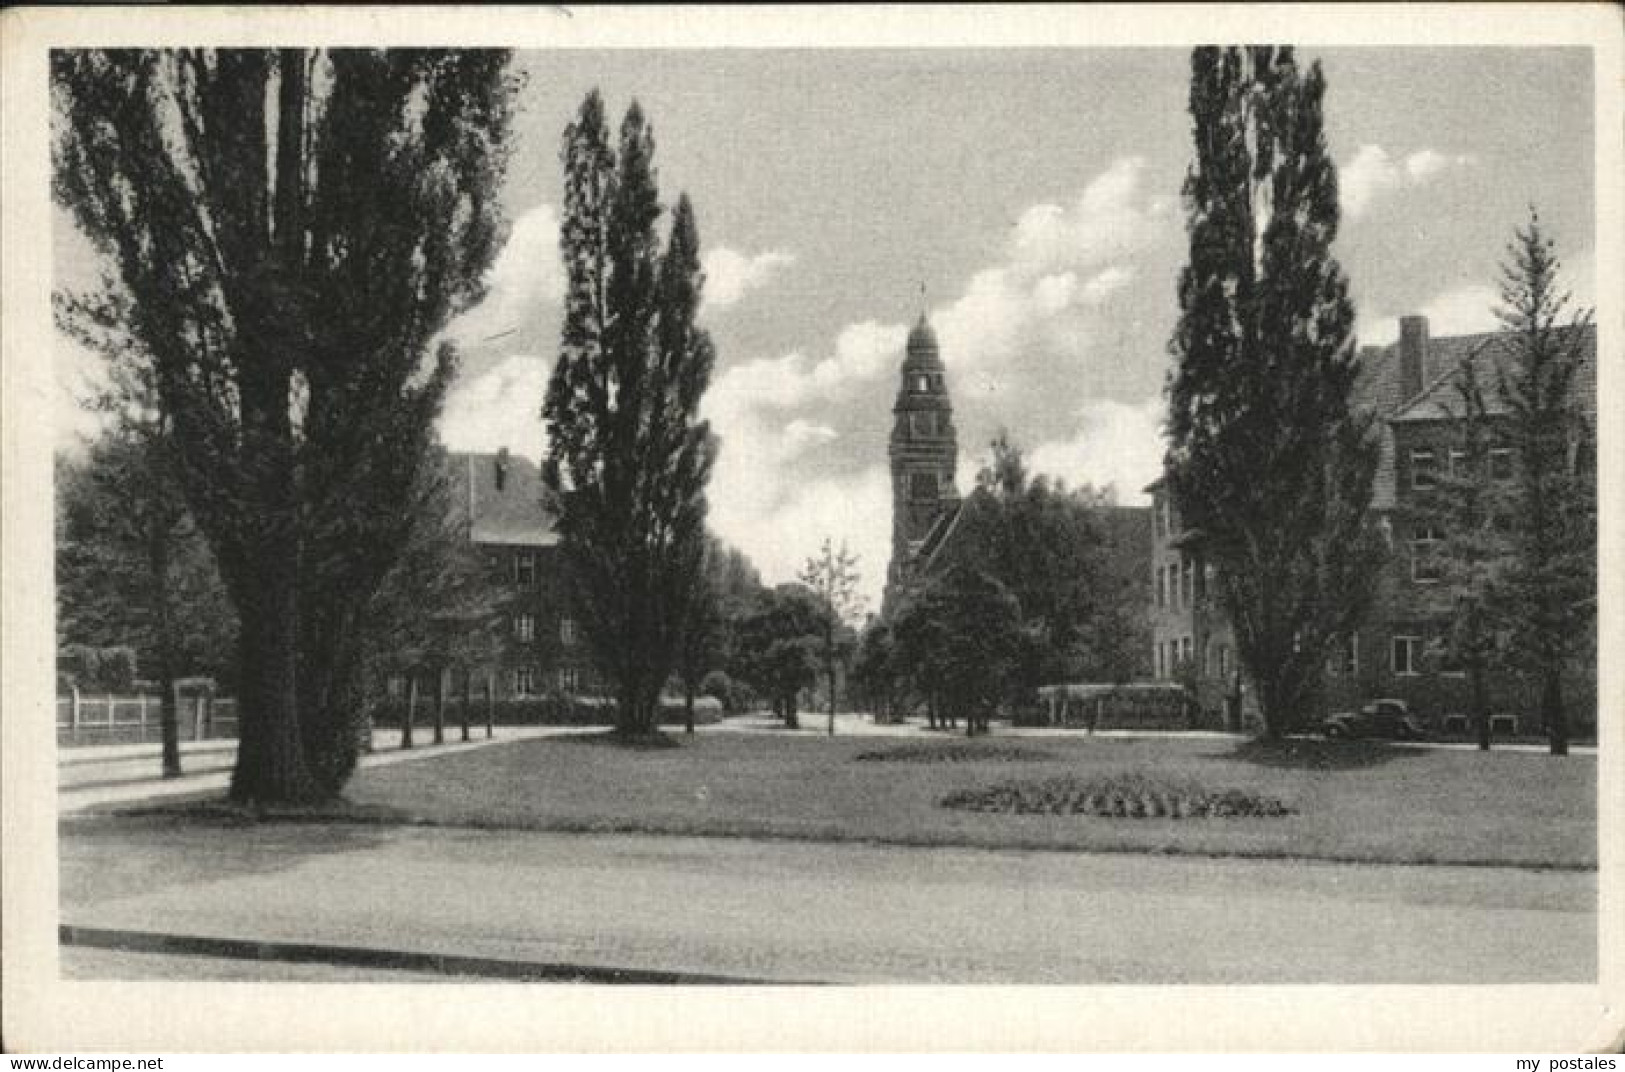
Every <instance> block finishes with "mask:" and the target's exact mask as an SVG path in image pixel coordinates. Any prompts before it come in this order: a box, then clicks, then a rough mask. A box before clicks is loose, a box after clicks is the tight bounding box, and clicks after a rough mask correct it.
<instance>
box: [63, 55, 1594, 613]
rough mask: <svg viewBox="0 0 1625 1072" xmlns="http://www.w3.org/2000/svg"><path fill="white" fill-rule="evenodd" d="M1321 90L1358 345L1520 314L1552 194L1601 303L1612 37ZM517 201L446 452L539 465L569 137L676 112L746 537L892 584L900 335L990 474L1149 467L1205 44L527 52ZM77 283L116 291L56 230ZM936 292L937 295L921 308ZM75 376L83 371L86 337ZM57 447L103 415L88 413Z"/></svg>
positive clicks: (450, 413)
mask: <svg viewBox="0 0 1625 1072" xmlns="http://www.w3.org/2000/svg"><path fill="white" fill-rule="evenodd" d="M1303 55H1304V58H1305V59H1312V58H1319V59H1320V60H1321V61H1322V62H1323V64H1324V67H1325V71H1326V76H1327V80H1328V83H1329V88H1328V95H1327V101H1326V110H1327V125H1328V138H1329V141H1330V143H1331V148H1332V153H1333V156H1334V158H1335V159H1336V160H1337V162H1338V164H1339V167H1340V179H1341V187H1342V196H1343V202H1344V219H1343V229H1342V233H1341V236H1340V238H1339V241H1338V244H1337V252H1338V254H1339V256H1340V258H1341V260H1342V263H1343V265H1344V268H1345V270H1346V271H1347V273H1348V275H1349V277H1350V280H1351V282H1352V285H1353V289H1354V293H1355V296H1356V299H1357V302H1358V307H1359V311H1360V317H1361V320H1360V335H1361V338H1362V341H1374V342H1386V341H1389V340H1390V339H1392V337H1393V335H1394V334H1395V330H1396V329H1395V326H1394V318H1395V317H1397V316H1399V315H1401V314H1405V313H1416V312H1420V313H1425V314H1427V315H1428V316H1429V317H1430V319H1431V321H1432V324H1433V331H1434V333H1435V334H1436V335H1439V334H1451V333H1456V332H1463V331H1472V330H1482V329H1485V328H1487V327H1491V326H1493V325H1494V319H1493V307H1494V305H1495V300H1496V299H1495V285H1496V278H1497V275H1496V262H1497V261H1498V259H1499V258H1500V257H1501V255H1502V252H1503V249H1504V246H1505V244H1506V241H1507V239H1508V238H1510V236H1511V233H1512V229H1513V227H1514V226H1515V225H1516V224H1518V223H1519V222H1521V221H1522V220H1523V219H1524V218H1525V216H1526V214H1527V211H1528V206H1529V205H1530V204H1531V203H1533V204H1535V205H1537V206H1538V207H1539V209H1540V211H1541V213H1542V216H1543V219H1544V220H1545V221H1546V223H1547V224H1548V225H1549V227H1550V229H1551V231H1552V233H1553V235H1554V236H1555V237H1556V239H1557V241H1558V244H1559V252H1560V254H1561V255H1562V256H1563V257H1564V260H1565V262H1566V264H1567V265H1568V267H1569V269H1570V272H1571V283H1572V284H1573V285H1574V287H1575V289H1576V291H1577V294H1578V296H1579V297H1580V298H1581V299H1582V300H1585V301H1588V302H1589V301H1590V299H1591V292H1592V290H1593V289H1594V288H1593V285H1592V283H1591V276H1592V270H1593V260H1594V255H1593V215H1594V207H1593V161H1592V140H1593V132H1592V121H1593V120H1592V87H1591V56H1590V53H1589V51H1586V50H1581V49H1566V50H1564V49H1517V50H1513V49H1482V48H1480V49H1441V48H1426V49H1423V48H1380V49H1377V48H1372V49H1349V48H1341V49H1329V50H1318V51H1317V50H1306V51H1305V52H1304V54H1303ZM520 62H521V64H522V66H523V67H524V69H525V71H526V74H527V84H526V88H525V90H524V92H523V97H522V110H521V113H520V115H519V119H518V129H517V138H516V148H515V155H514V158H513V162H512V167H511V171H510V176H509V181H508V185H507V187H506V190H505V194H504V197H505V200H506V203H507V207H508V209H509V213H510V215H511V218H512V220H513V225H514V226H513V233H512V236H511V238H510V241H509V244H508V246H507V248H506V249H505V250H504V251H503V253H502V254H501V256H500V257H499V259H498V260H497V262H496V264H495V265H494V266H493V269H492V274H491V292H490V295H489V297H488V298H487V300H486V301H485V303H484V304H483V305H482V306H481V307H479V308H477V309H475V310H473V311H471V312H470V313H468V314H467V315H465V316H464V317H463V318H462V319H461V320H459V321H458V322H457V323H455V324H454V325H452V327H451V329H450V334H451V335H453V336H455V337H457V338H458V339H459V341H460V343H461V345H462V348H463V352H464V369H463V374H462V376H461V378H460V380H459V382H458V384H457V385H456V387H455V388H454V389H453V392H452V394H451V397H450V398H449V399H448V401H447V408H446V414H445V418H444V421H443V426H442V430H443V436H444V438H445V439H446V440H447V441H448V443H449V444H450V445H452V446H456V447H464V448H478V449H495V448H497V447H499V446H504V445H506V446H508V447H510V448H512V449H514V450H516V451H520V452H523V453H525V454H529V455H532V456H536V455H538V454H540V452H541V450H542V445H543V438H542V436H543V433H542V429H541V425H540V420H539V418H538V417H537V412H538V410H539V408H540V403H541V393H542V388H543V385H544V384H545V378H546V375H547V371H548V368H549V367H550V364H551V360H552V354H553V352H554V349H555V348H556V339H557V330H558V313H559V302H558V298H559V294H560V292H561V279H560V267H559V263H558V252H557V212H558V206H559V202H560V193H559V191H560V184H561V183H560V174H559V164H558V147H559V138H560V134H561V132H562V131H563V128H564V126H565V124H566V123H567V122H568V121H569V119H570V117H571V115H572V113H573V111H574V109H575V108H576V107H577V106H578V105H579V103H580V101H581V99H582V97H583V96H584V95H585V94H586V93H587V91H588V90H590V89H591V88H593V87H594V86H597V87H599V88H601V90H602V91H603V93H604V95H605V98H606V101H607V103H608V105H609V107H610V109H611V111H612V113H613V114H614V115H615V117H616V118H617V120H618V118H619V116H620V114H621V113H622V112H623V111H624V109H625V107H626V105H627V103H628V102H629V101H630V100H631V99H632V97H634V96H636V97H637V98H638V99H639V100H640V101H641V102H642V104H643V106H644V108H645V110H646V111H647V112H648V114H649V116H650V117H651V120H652V122H653V125H654V130H655V137H656V140H657V163H658V165H659V172H660V181H661V186H662V190H663V193H664V194H665V196H666V198H667V199H668V201H670V200H674V199H675V197H676V195H677V193H678V192H679V191H687V192H688V193H689V195H690V196H691V197H692V198H693V200H694V202H695V206H696V209H697V211H698V215H699V222H700V230H701V239H702V242H703V244H704V247H705V249H706V251H707V269H708V275H709V286H708V294H709V299H708V306H707V309H706V316H705V319H706V322H707V324H708V326H709V327H710V329H711V331H712V333H713V334H714V336H715V338H716V341H717V345H718V351H719V355H720V363H719V366H718V371H717V376H716V379H715V381H714V384H713V388H712V392H711V395H710V396H709V398H708V402H707V408H708V412H709V414H710V416H711V417H712V418H713V420H714V421H715V423H716V426H717V429H718V431H719V432H720V433H721V435H722V437H723V441H724V455H723V460H722V463H721V465H720V467H719V470H718V472H717V476H716V481H715V484H714V487H713V494H712V498H713V504H714V505H713V514H714V518H715V522H716V526H717V528H718V529H719V531H720V532H721V534H722V535H723V536H724V537H725V538H727V539H729V540H731V541H732V542H734V543H736V544H738V545H739V546H741V547H742V548H743V549H744V550H745V551H746V552H747V553H749V554H750V556H751V557H752V558H753V559H754V560H755V561H756V562H757V563H758V565H760V566H761V567H762V569H763V572H764V574H765V575H766V577H767V578H768V579H769V580H773V581H777V580H784V579H789V577H790V575H791V574H792V573H793V572H794V570H795V568H796V566H797V565H798V564H799V563H800V562H801V561H802V559H804V558H805V557H806V555H808V554H809V553H811V552H812V551H814V550H815V549H816V548H817V545H818V543H819V542H820V541H821V540H822V538H823V537H824V536H825V535H830V536H833V537H834V538H836V539H837V540H841V539H845V540H846V541H847V542H848V543H849V544H850V545H851V546H852V548H853V549H854V550H856V551H857V552H858V553H859V554H860V555H862V556H863V564H864V572H865V574H866V580H867V581H869V582H870V583H869V584H868V585H866V587H868V588H871V589H875V590H878V582H879V579H880V577H881V575H882V574H883V573H884V568H885V558H886V554H887V545H888V531H889V523H890V519H889V491H888V485H887V479H888V478H887V475H886V469H885V447H884V444H885V435H886V431H887V429H888V428H889V425H890V405H891V396H892V394H893V392H894V390H895V382H896V369H897V363H898V360H899V359H900V352H901V346H902V342H903V338H904V334H905V333H906V330H907V326H908V324H909V323H910V322H911V321H912V320H913V319H914V318H915V317H916V316H918V315H919V313H920V312H921V310H922V308H923V309H924V310H926V311H928V312H929V314H930V315H931V317H932V319H933V321H934V323H935V324H936V327H937V331H938V335H939V337H940V339H941V342H942V349H943V356H944V359H945V361H946V363H947V367H948V374H949V387H950V389H951V391H952V392H953V396H954V402H955V406H956V416H957V423H958V426H959V428H960V433H961V442H960V446H961V452H962V454H963V455H964V464H963V465H962V468H961V473H960V482H961V485H962V486H964V485H965V484H967V482H968V481H969V479H970V477H971V473H972V471H973V466H974V464H975V460H976V458H977V457H978V456H979V455H980V453H981V451H982V448H983V447H984V446H985V443H986V442H987V440H988V439H989V438H990V437H991V436H992V435H993V434H994V433H995V432H996V431H997V430H998V429H999V428H1000V427H1006V428H1008V429H1009V430H1010V432H1011V434H1012V436H1013V437H1014V438H1015V439H1016V440H1017V441H1018V442H1020V443H1021V444H1022V445H1023V446H1025V447H1026V448H1027V450H1028V451H1029V454H1030V456H1031V457H1032V460H1033V462H1034V463H1035V466H1036V467H1037V468H1039V469H1042V470H1047V471H1050V472H1052V473H1054V474H1056V475H1059V476H1061V477H1064V478H1065V479H1066V480H1068V481H1069V482H1071V483H1075V484H1076V483H1093V484H1097V485H1100V484H1114V485H1115V486H1116V487H1117V489H1118V491H1119V493H1120V496H1121V497H1122V498H1123V499H1124V500H1125V501H1138V499H1139V489H1140V487H1141V486H1143V484H1144V483H1145V482H1146V481H1148V480H1150V479H1151V478H1152V477H1153V476H1155V475H1156V472H1157V469H1158V464H1159V459H1160V453H1161V444H1160V440H1159V436H1158V426H1159V423H1160V420H1161V407H1160V390H1161V385H1162V381H1163V377H1164V374H1165V370H1166V363H1167V357H1166V340H1167V338H1168V335H1169V332H1170V330H1171V328H1172V325H1173V321H1174V316H1175V312H1176V310H1175V305H1174V281H1175V277H1176V275H1177V272H1178V270H1179V266H1180V264H1181V263H1182V261H1183V257H1184V245H1183V242H1184V234H1183V222H1182V209H1181V206H1180V201H1179V194H1180V183H1181V180H1182V178H1183V175H1184V171H1185V168H1186V166H1187V163H1188V160H1189V157H1190V149H1189V137H1190V135H1189V119H1188V116H1187V114H1186V111H1185V96H1186V87H1187V78H1188V63H1189V59H1188V54H1187V53H1186V52H1185V51H1184V50H1182V49H1128V48H1124V49H1076V50H1043V51H1034V50H950V49H933V50H910V51H893V50H873V51H863V52H855V51H838V50H807V51H781V52H770V51H739V50H731V51H722V50H681V51H679V50H673V51H665V52H653V51H558V52H545V53H543V52H527V53H523V54H521V57H520ZM56 234H57V239H58V241H57V260H56V264H57V277H58V280H59V282H62V283H66V284H69V285H75V284H78V283H82V282H83V281H84V280H85V279H87V278H89V277H90V272H91V270H92V269H91V268H90V267H89V259H88V257H87V256H86V250H85V249H84V248H83V243H82V242H81V241H80V240H78V239H77V236H76V235H75V234H74V233H73V231H72V227H71V224H68V223H66V222H65V221H59V222H58V225H57V227H56ZM922 287H923V298H922ZM60 360H61V367H62V376H61V378H62V379H63V381H64V383H71V382H74V381H76V380H77V379H79V378H80V375H81V373H82V372H83V369H84V367H85V365H86V364H87V360H86V357H85V355H82V354H78V353H76V352H75V351H74V350H73V349H72V347H71V345H70V344H67V343H64V344H63V346H62V348H61V351H60ZM62 422H63V424H64V425H65V426H66V427H65V429H64V432H63V433H62V435H61V436H59V440H60V439H65V438H66V437H67V436H68V435H70V434H71V431H72V430H76V429H83V428H84V427H85V423H86V422H85V420H84V419H83V418H82V417H79V416H77V415H76V414H74V413H73V412H72V410H71V407H70V406H69V405H68V404H66V403H65V404H64V410H63V413H62Z"/></svg>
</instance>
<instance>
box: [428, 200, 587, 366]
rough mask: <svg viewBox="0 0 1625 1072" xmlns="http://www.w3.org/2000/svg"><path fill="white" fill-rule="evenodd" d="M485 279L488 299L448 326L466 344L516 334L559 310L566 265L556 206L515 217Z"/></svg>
mask: <svg viewBox="0 0 1625 1072" xmlns="http://www.w3.org/2000/svg"><path fill="white" fill-rule="evenodd" d="M485 282H486V295H485V300H484V301H482V302H480V304H479V305H477V306H475V307H474V308H473V309H470V310H469V311H468V312H467V313H465V314H463V315H462V316H460V317H458V318H457V320H456V321H454V322H453V323H452V324H451V325H450V327H449V328H447V330H446V334H447V335H448V336H450V337H452V338H455V339H457V340H459V341H461V342H462V343H464V344H465V345H466V346H468V347H477V346H479V345H480V344H481V343H483V342H488V341H490V340H491V339H492V338H493V337H500V336H505V335H510V334H512V333H515V332H518V331H519V330H520V329H522V328H524V327H526V326H527V325H529V324H530V323H532V322H533V321H535V320H536V318H537V317H538V316H539V315H546V314H548V313H551V312H553V311H555V310H556V309H557V307H558V306H559V305H560V303H561V302H562V301H563V300H564V264H563V261H562V260H561V258H560V256H559V216H558V212H557V211H556V210H555V209H554V208H553V206H552V205H545V204H544V205H537V206H535V207H534V208H531V209H528V210H527V211H525V212H524V213H522V214H521V215H520V216H519V218H518V219H517V220H516V221H514V225H513V230H512V232H511V233H510V234H509V235H508V242H507V244H506V245H504V246H503V247H502V252H501V253H498V254H497V256H496V259H495V260H494V261H492V262H491V267H490V270H489V271H488V272H487V273H486V277H485Z"/></svg>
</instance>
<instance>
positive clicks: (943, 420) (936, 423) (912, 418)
mask: <svg viewBox="0 0 1625 1072" xmlns="http://www.w3.org/2000/svg"><path fill="white" fill-rule="evenodd" d="M908 431H909V434H910V435H916V436H934V435H943V434H944V433H946V432H947V431H948V420H947V417H946V415H944V414H942V413H938V412H937V411H936V410H917V411H915V412H912V413H910V414H909V415H908Z"/></svg>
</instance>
